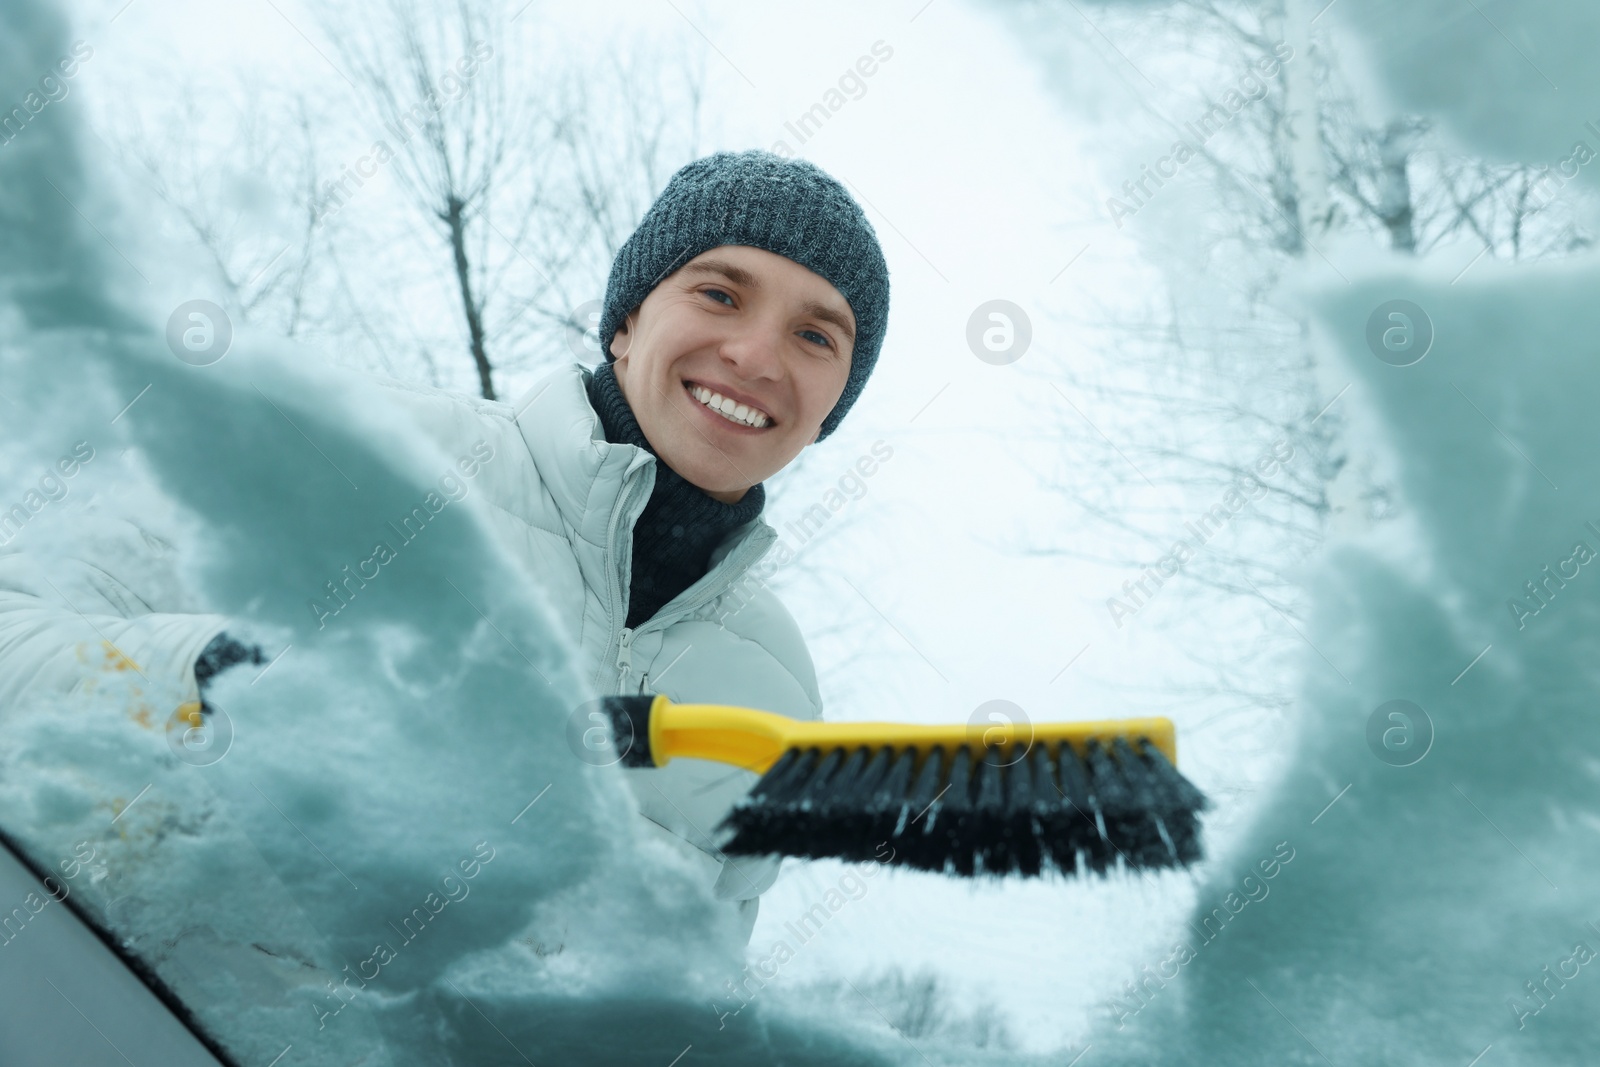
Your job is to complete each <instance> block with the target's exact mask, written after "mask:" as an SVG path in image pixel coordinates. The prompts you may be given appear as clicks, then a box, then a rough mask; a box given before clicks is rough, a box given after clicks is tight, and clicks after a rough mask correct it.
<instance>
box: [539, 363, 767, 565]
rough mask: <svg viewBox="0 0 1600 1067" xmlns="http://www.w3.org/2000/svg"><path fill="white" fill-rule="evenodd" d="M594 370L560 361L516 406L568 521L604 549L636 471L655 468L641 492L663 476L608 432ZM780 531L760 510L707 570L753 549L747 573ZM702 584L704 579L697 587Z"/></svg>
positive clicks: (643, 454) (650, 460) (651, 459)
mask: <svg viewBox="0 0 1600 1067" xmlns="http://www.w3.org/2000/svg"><path fill="white" fill-rule="evenodd" d="M590 373H591V372H590V370H589V368H588V367H587V366H585V365H584V364H582V363H577V362H573V363H568V364H565V365H563V366H561V367H559V368H557V369H556V370H555V371H553V372H552V373H550V374H548V375H546V376H545V377H544V378H542V379H540V380H539V381H538V382H535V383H534V385H533V386H532V387H531V388H529V389H528V391H527V392H525V393H523V394H522V396H520V397H518V398H517V400H516V402H515V404H514V405H513V412H514V417H515V419H516V423H517V428H518V430H519V431H520V432H521V434H522V439H523V441H525V442H526V443H527V446H528V451H529V453H530V454H531V455H532V456H533V461H534V465H535V466H536V467H537V468H538V471H539V478H540V480H541V482H542V483H543V484H544V487H545V490H546V491H547V492H549V494H550V496H551V498H552V499H553V500H554V501H555V504H556V508H557V509H558V510H559V511H560V513H561V517H562V519H563V520H564V521H565V523H566V525H567V527H568V528H569V529H571V530H574V531H576V532H577V533H578V534H579V535H580V536H581V537H583V539H584V540H586V541H589V542H590V543H591V544H595V545H598V546H600V547H601V548H602V549H604V548H605V547H606V546H607V541H608V539H609V537H610V535H611V530H610V524H611V514H612V511H613V509H614V508H615V507H616V503H617V497H618V496H619V495H621V493H622V490H623V487H624V486H625V485H626V484H627V482H628V478H629V476H631V475H632V474H633V473H634V472H635V471H637V470H638V469H639V468H640V467H647V466H648V467H651V468H652V469H651V471H650V472H649V473H648V474H647V475H646V476H645V477H646V479H647V484H646V487H645V490H644V493H643V495H642V497H641V498H640V499H641V501H642V500H647V499H649V495H650V488H651V487H653V486H654V484H655V471H654V464H655V462H656V457H655V456H653V455H651V454H650V453H649V452H648V451H646V450H645V449H642V448H638V447H636V446H634V445H630V444H624V443H618V444H613V443H611V442H610V441H607V440H606V435H605V427H604V426H602V425H601V423H600V416H599V415H598V414H596V412H595V410H594V408H593V407H592V406H591V405H590V404H589V394H588V390H587V388H586V384H587V378H588V375H589V374H590ZM640 506H641V507H642V506H643V504H642V502H641V505H640ZM777 539H778V532H777V531H776V530H774V529H773V528H772V526H771V525H769V524H768V523H767V522H766V521H765V520H763V519H762V518H761V517H760V516H757V517H756V518H755V519H754V520H752V521H751V522H749V523H747V524H746V525H744V526H741V527H739V528H738V529H736V530H734V531H733V532H732V533H731V534H729V535H728V537H727V538H726V539H725V540H723V542H722V543H721V544H720V545H718V546H717V548H716V549H715V550H713V551H712V553H711V561H710V562H711V571H710V572H708V574H707V577H711V576H712V575H714V574H716V572H717V569H718V567H719V565H720V564H721V563H722V561H723V560H724V559H726V558H727V557H729V556H730V555H735V554H738V555H748V556H750V558H749V559H748V561H747V562H745V563H743V564H742V565H740V566H739V567H738V568H737V570H738V572H740V573H742V572H743V571H744V570H745V569H746V568H747V567H748V566H749V565H750V564H753V563H755V562H756V561H757V560H759V559H760V558H761V557H762V556H763V555H765V554H766V552H767V550H768V549H769V548H771V547H772V544H773V542H775V541H777ZM747 542H750V543H751V548H752V549H754V550H755V551H754V553H753V555H752V554H751V553H749V552H737V550H739V549H741V548H743V547H744V546H745V545H746V543H747ZM718 577H719V578H723V576H720V575H719V576H718ZM738 577H739V574H738V573H734V574H729V575H727V576H726V577H725V578H723V580H725V581H727V582H729V583H731V582H732V581H734V580H736V579H737V578H738ZM702 581H704V579H702ZM699 585H700V583H699V582H696V583H695V585H694V586H691V587H690V589H691V590H694V589H696V588H698V587H699ZM686 592H687V591H686Z"/></svg>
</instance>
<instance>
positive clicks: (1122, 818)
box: [718, 738, 1210, 878]
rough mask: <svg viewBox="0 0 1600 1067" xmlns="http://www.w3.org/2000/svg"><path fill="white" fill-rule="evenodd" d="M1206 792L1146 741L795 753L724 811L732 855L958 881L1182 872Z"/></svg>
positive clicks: (1194, 845) (1191, 857) (1196, 846)
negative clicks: (862, 866) (909, 870)
mask: <svg viewBox="0 0 1600 1067" xmlns="http://www.w3.org/2000/svg"><path fill="white" fill-rule="evenodd" d="M1209 806H1210V805H1209V801H1207V799H1206V797H1205V795H1204V794H1203V793H1201V792H1200V790H1198V789H1196V788H1195V786H1194V785H1193V784H1192V783H1191V782H1190V781H1189V780H1188V779H1187V778H1185V777H1184V776H1183V775H1182V774H1180V773H1179V772H1178V769H1177V768H1176V767H1174V766H1173V765H1172V764H1171V763H1170V762H1168V760H1167V758H1166V756H1165V755H1163V754H1162V752H1161V751H1160V750H1159V749H1158V748H1156V747H1155V746H1154V745H1152V744H1151V743H1150V742H1149V741H1148V739H1146V738H1137V739H1135V740H1133V741H1132V742H1130V741H1128V740H1124V739H1121V738H1118V739H1116V740H1115V741H1113V742H1112V743H1111V744H1110V745H1109V746H1107V745H1103V744H1101V743H1100V742H1098V741H1090V742H1089V743H1088V744H1087V745H1086V746H1085V748H1084V752H1083V754H1082V755H1080V754H1079V753H1078V752H1077V751H1076V750H1075V749H1074V748H1073V747H1072V746H1071V745H1068V744H1066V743H1062V744H1061V745H1060V746H1059V748H1058V749H1057V750H1056V751H1051V750H1050V749H1049V748H1048V747H1046V746H1045V745H1044V744H1035V745H1032V746H1029V747H1028V748H1027V749H1025V750H1023V751H1020V752H1018V751H1016V750H1012V751H1011V752H1009V753H1007V752H1005V751H1004V750H1002V749H1000V748H998V747H993V748H988V749H985V750H984V754H983V756H982V757H980V758H974V755H973V753H972V751H971V750H969V749H968V748H966V747H965V746H962V747H957V748H955V749H954V750H953V751H949V752H947V751H946V750H945V749H944V748H943V747H942V746H934V747H932V748H931V749H929V750H928V751H926V752H919V751H917V750H916V749H912V748H896V747H894V746H858V747H853V748H849V749H837V748H836V749H828V750H825V751H823V750H818V749H816V748H809V749H803V750H802V749H791V750H789V751H787V752H785V753H784V754H783V756H782V758H780V759H779V760H778V761H777V762H776V763H774V764H773V766H772V768H771V769H770V770H768V771H767V773H766V774H764V775H763V776H762V778H761V780H760V781H759V782H757V783H756V785H755V788H753V789H752V790H751V791H750V794H749V795H748V796H747V797H745V798H744V799H743V800H741V801H740V802H739V803H738V804H737V805H735V806H734V809H733V810H732V811H731V812H730V813H729V814H728V817H727V818H726V819H724V820H723V821H722V823H721V825H720V826H719V827H718V829H719V831H720V832H721V833H722V834H724V835H725V837H726V843H725V844H724V845H723V846H722V847H723V850H724V851H725V852H728V853H730V854H733V855H754V854H760V853H774V852H775V853H781V854H783V855H788V856H800V857H806V858H811V859H821V858H840V859H846V860H867V859H875V860H878V861H880V862H884V863H891V864H895V865H900V866H907V867H913V868H917V869H920V870H926V871H935V872H940V873H945V874H953V875H958V876H961V877H967V878H971V877H976V876H979V875H984V876H992V877H1001V876H1004V875H1008V874H1018V875H1021V876H1023V877H1034V876H1037V875H1040V874H1043V873H1045V872H1047V871H1052V870H1054V871H1058V872H1060V873H1062V874H1065V875H1068V876H1071V875H1076V874H1080V873H1083V872H1087V871H1094V872H1097V873H1104V872H1106V871H1108V870H1112V869H1115V868H1118V867H1124V868H1127V869H1130V870H1138V869H1156V868H1163V867H1186V866H1188V865H1190V864H1192V863H1195V862H1196V861H1198V860H1199V859H1200V857H1201V847H1200V819H1199V816H1200V813H1201V812H1202V811H1204V810H1205V809H1206V808H1207V807H1209Z"/></svg>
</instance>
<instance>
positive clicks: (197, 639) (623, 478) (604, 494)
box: [0, 363, 822, 938]
mask: <svg viewBox="0 0 1600 1067" xmlns="http://www.w3.org/2000/svg"><path fill="white" fill-rule="evenodd" d="M589 374H590V371H589V369H588V368H587V367H585V366H584V365H583V364H580V363H571V364H568V365H566V366H563V367H562V368H560V369H559V370H558V371H556V372H554V373H552V374H550V375H548V376H547V377H545V378H544V379H543V380H541V381H540V382H539V383H538V384H536V385H535V386H534V387H533V388H531V389H530V390H528V392H527V393H525V394H524V395H523V396H522V397H520V398H519V399H518V400H517V401H516V402H514V403H504V402H498V401H488V400H481V399H476V398H473V397H468V396H462V395H458V394H453V393H447V392H443V391H440V390H432V389H424V388H419V387H415V386H411V385H407V384H405V383H401V382H396V381H391V380H386V379H378V380H377V384H378V387H379V388H380V389H381V390H382V391H383V392H384V393H385V394H386V397H387V398H388V399H390V400H392V401H394V402H395V403H396V404H398V405H399V406H401V407H402V408H404V409H406V410H407V411H409V413H410V414H411V416H412V418H413V421H414V423H415V425H416V427H417V429H418V430H419V431H420V432H421V433H423V434H424V435H426V436H427V437H429V438H431V439H432V440H433V441H434V442H436V443H437V444H438V445H439V447H440V448H441V449H443V450H444V453H445V454H446V455H461V454H464V453H467V452H469V451H471V450H472V446H473V445H474V443H476V442H479V441H484V442H487V443H488V444H489V445H490V447H492V448H493V450H494V452H493V455H494V461H493V462H490V463H485V464H484V465H483V466H482V468H481V470H480V472H479V474H478V475H477V477H476V478H475V484H474V493H475V495H478V497H479V499H480V502H483V503H487V504H488V505H490V506H489V507H488V508H486V509H485V512H486V514H488V516H489V519H490V522H491V524H492V526H493V527H494V529H495V531H496V533H497V534H498V535H499V536H500V537H501V538H502V539H503V540H504V542H505V544H506V546H507V547H508V548H509V550H510V551H511V552H512V553H513V554H514V555H516V556H517V557H518V558H519V559H521V560H524V561H525V562H526V564H527V567H528V570H529V571H530V572H531V573H533V574H536V575H538V576H540V578H541V579H542V585H543V587H544V590H545V592H546V594H547V599H548V601H549V603H550V605H551V607H552V608H553V609H554V610H555V612H556V613H557V615H558V618H559V620H560V621H561V622H563V623H564V624H565V625H566V626H567V627H568V632H569V633H570V635H571V637H572V638H573V640H574V642H575V643H576V644H577V645H578V647H579V650H580V654H581V656H582V657H583V663H582V668H583V671H584V673H585V674H586V675H587V676H588V677H589V678H591V679H592V684H593V687H594V689H595V691H596V692H597V693H600V694H611V693H639V692H645V691H649V692H659V693H665V694H667V696H669V697H670V698H672V699H673V700H677V701H688V702H699V703H718V704H737V705H743V706H746V707H753V708H761V709H764V710H767V711H774V712H778V713H780V714H784V715H789V716H791V717H794V718H799V719H816V718H819V717H820V716H821V703H822V701H821V697H820V695H819V694H818V691H817V681H816V673H815V670H814V668H813V666H812V662H811V656H810V653H809V652H808V650H807V648H806V644H805V640H804V638H803V637H802V635H801V633H800V630H799V628H798V627H797V626H796V625H795V622H794V619H793V618H792V617H791V616H790V615H789V613H788V612H787V611H786V610H785V609H784V607H783V605H782V604H781V603H780V602H779V601H778V599H777V597H776V596H774V595H773V594H772V592H771V591H770V590H768V589H766V588H765V587H764V586H763V585H761V584H760V583H758V582H755V581H753V580H752V581H745V582H740V579H741V578H743V577H747V575H746V572H747V571H748V570H749V569H750V567H751V565H752V564H754V563H755V562H756V561H757V560H759V559H760V558H761V557H762V556H763V555H764V554H765V553H766V552H767V550H768V549H770V548H771V547H772V545H773V544H774V542H776V541H777V539H778V535H777V531H775V530H774V529H773V528H772V527H771V526H770V525H768V524H767V523H766V522H765V521H763V520H762V519H761V518H759V517H758V518H756V519H755V520H754V521H752V522H751V523H749V524H747V525H746V526H744V527H741V528H740V529H738V530H736V531H734V532H733V533H732V534H730V535H729V537H728V538H727V539H725V540H724V541H723V542H722V543H721V544H720V545H719V546H718V547H717V548H716V549H715V550H714V551H713V553H712V556H711V568H710V571H709V572H708V573H707V574H706V575H704V576H703V577H702V578H700V579H699V580H698V581H697V582H695V583H694V584H693V585H691V586H690V587H689V588H688V589H686V590H684V591H683V592H682V593H681V594H679V595H678V596H677V597H675V598H673V599H672V600H671V601H670V602H669V603H667V604H666V605H665V606H663V607H662V608H661V610H660V611H658V612H657V613H656V614H655V616H654V617H653V618H651V619H649V620H647V621H646V622H644V623H642V624H641V625H639V626H638V627H636V628H634V629H628V628H627V627H625V626H624V625H623V623H624V620H625V619H626V616H627V598H628V588H629V575H630V566H631V560H632V539H633V535H632V530H633V524H634V522H635V521H636V520H637V519H638V517H639V514H640V513H641V512H642V511H643V510H644V507H645V504H646V503H647V502H648V500H649V498H650V492H651V489H652V487H653V486H654V484H655V472H656V462H657V461H656V458H655V457H654V456H652V455H651V454H650V453H649V452H647V451H645V450H644V449H641V448H637V447H635V446H633V445H628V444H611V443H609V442H607V441H606V439H605V433H604V430H603V428H602V426H601V423H600V419H599V416H598V415H597V414H596V413H595V411H594V409H593V408H592V407H591V406H590V404H589V400H588V396H587V393H586V389H585V386H586V382H587V380H588V377H589ZM124 533H125V536H126V539H127V540H128V542H129V543H130V544H135V545H136V544H137V542H138V541H139V540H140V539H141V537H142V538H143V540H144V541H145V542H151V540H152V539H151V538H150V536H149V535H148V534H146V533H143V532H142V531H139V530H136V529H134V530H127V531H124ZM150 547H151V548H152V549H159V546H156V545H151V546H150ZM22 563H23V561H21V560H19V559H17V558H16V557H15V555H8V554H6V553H0V703H5V702H8V701H10V700H14V699H16V698H17V697H19V696H20V695H22V694H23V692H24V691H27V690H29V689H31V688H32V687H35V686H56V687H62V688H72V687H73V686H74V685H77V684H81V680H82V678H83V676H84V673H85V664H86V662H87V658H88V657H91V656H94V655H97V654H99V653H100V652H101V650H102V649H103V648H104V647H107V643H109V644H110V645H115V646H116V648H117V649H118V650H119V651H120V652H121V653H123V654H124V655H126V656H127V657H129V658H130V659H132V660H133V661H134V662H136V663H138V664H140V666H141V668H142V669H143V670H144V671H145V672H146V673H159V674H162V675H164V676H167V677H180V676H181V677H184V678H186V679H187V680H188V684H189V686H190V687H191V692H192V691H193V690H192V686H193V664H194V660H195V658H196V657H197V656H198V655H199V653H200V651H201V650H202V649H203V648H204V647H205V645H206V644H207V643H208V642H209V641H210V640H211V638H212V637H214V636H215V635H216V634H217V633H219V632H221V631H222V630H224V629H226V628H227V624H228V620H227V619H226V618H224V617H222V616H217V615H205V614H196V613H193V612H192V611H191V610H190V606H189V605H186V604H184V603H182V602H181V600H179V599H177V598H176V597H175V596H174V595H172V594H171V591H168V590H159V589H157V590H152V589H148V588H139V587H137V585H138V583H137V582H136V581H130V582H129V583H124V582H121V581H119V577H118V575H117V574H116V573H115V570H116V568H115V565H114V564H113V565H112V566H110V567H108V566H107V565H106V562H105V561H104V560H84V561H79V563H80V564H81V570H82V571H83V572H84V573H86V574H89V575H90V576H91V577H90V578H88V579H87V580H82V581H79V580H74V578H73V576H72V575H69V574H67V573H64V572H63V573H61V574H58V575H57V576H56V580H55V581H49V580H42V579H41V571H40V569H39V568H38V567H37V566H25V565H22ZM55 565H56V566H60V565H61V561H60V560H59V559H58V560H56V561H55ZM48 577H49V576H48V575H45V576H44V578H46V579H47V578H48ZM67 590H70V592H68V591H67ZM625 773H626V775H627V777H628V781H629V784H630V786H631V787H632V789H633V792H634V794H635V795H636V797H637V799H638V802H639V811H640V814H641V815H642V816H643V818H644V820H645V822H644V824H643V825H645V826H646V827H649V829H648V830H647V831H646V832H649V833H657V834H661V835H663V836H664V839H666V840H669V841H671V842H672V843H674V844H675V845H676V846H678V847H679V848H681V849H682V850H683V851H684V853H685V854H686V855H688V856H690V857H692V858H693V860H694V862H696V863H698V864H700V865H702V866H703V868H704V870H705V872H706V881H707V884H709V885H711V886H712V887H713V891H714V894H715V895H716V896H717V897H718V898H719V899H723V900H728V901H731V902H734V904H733V906H734V907H736V908H737V909H738V913H739V918H740V920H741V921H742V922H743V924H744V929H745V932H746V937H747V938H748V934H749V929H750V926H751V924H753V923H754V920H755V901H756V898H757V897H758V896H759V894H760V893H762V892H763V891H765V890H766V889H767V888H768V887H769V886H771V884H772V882H773V881H774V880H775V879H776V878H777V875H778V862H777V860H776V858H772V859H767V860H753V859H749V858H744V859H731V858H728V857H725V856H723V855H722V854H721V853H719V852H718V850H717V849H716V848H715V846H714V844H713V843H712V841H711V839H710V836H709V835H710V834H711V832H712V830H713V827H715V826H716V824H717V823H718V822H719V821H720V820H721V819H722V817H723V816H724V815H725V814H726V813H727V811H728V810H729V808H731V807H732V805H733V803H734V802H735V801H736V800H738V799H739V798H740V797H741V796H743V795H744V794H745V793H746V792H747V791H748V790H749V788H750V787H751V786H752V785H754V784H755V782H756V780H757V776H756V775H755V774H754V773H752V772H750V771H745V770H740V769H737V768H733V767H728V766H726V765H724V764H720V763H713V762H708V761H704V760H695V759H676V760H674V761H673V762H672V763H671V764H669V765H668V766H666V767H662V768H653V769H638V770H628V771H626V772H625Z"/></svg>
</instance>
